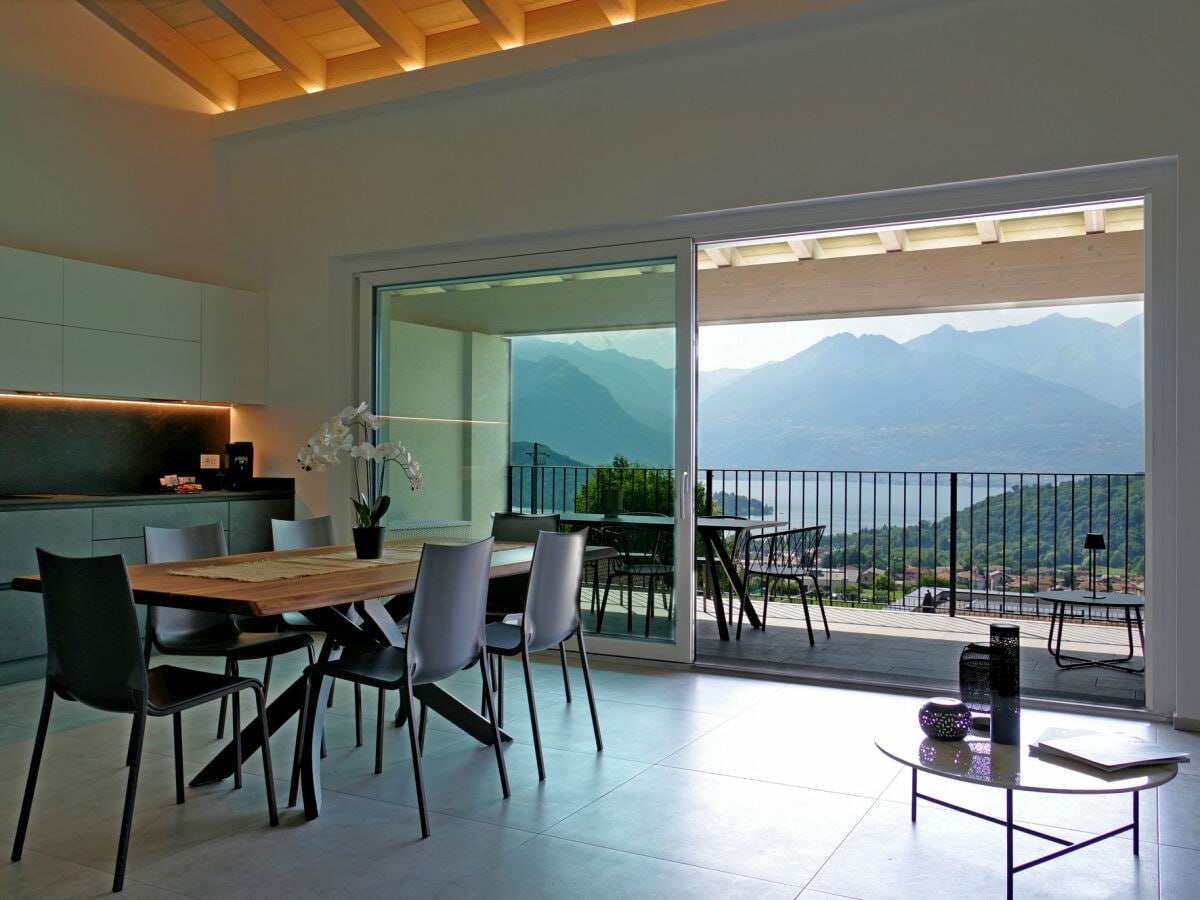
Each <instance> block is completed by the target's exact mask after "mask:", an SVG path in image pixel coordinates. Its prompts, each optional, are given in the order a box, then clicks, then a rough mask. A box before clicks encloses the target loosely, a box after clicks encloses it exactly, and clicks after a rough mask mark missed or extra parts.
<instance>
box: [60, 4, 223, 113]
mask: <svg viewBox="0 0 1200 900" xmlns="http://www.w3.org/2000/svg"><path fill="white" fill-rule="evenodd" d="M79 3H80V4H82V5H83V6H84V7H85V8H86V9H88V10H89V11H91V12H92V13H94V14H95V15H96V16H98V17H99V18H100V19H101V20H102V21H104V22H105V23H107V24H108V25H109V26H110V27H111V28H114V29H115V30H116V31H117V32H119V33H120V34H121V35H122V36H124V37H125V38H126V39H127V40H129V41H131V42H132V43H133V44H135V45H136V46H138V47H139V48H141V49H142V50H143V51H144V52H145V53H148V54H149V55H150V56H151V57H153V58H154V59H155V60H156V61H157V62H158V63H159V64H160V65H163V66H165V67H166V68H168V69H170V70H171V72H173V73H174V74H175V75H177V76H178V77H179V78H182V79H183V80H184V81H185V82H186V83H187V84H188V85H189V86H190V87H191V88H192V89H193V90H196V91H198V92H199V93H201V94H203V95H204V97H206V98H207V99H208V100H211V101H212V102H213V103H215V104H216V105H217V106H219V107H221V109H224V110H231V109H237V107H238V83H237V79H236V78H234V77H233V76H232V75H230V74H229V73H228V72H226V71H225V70H224V69H222V68H221V67H220V66H219V65H217V64H216V63H215V62H213V61H212V60H211V59H210V58H209V57H208V56H206V55H205V53H204V51H202V50H200V49H199V48H198V47H197V46H196V45H195V44H193V43H191V42H190V41H188V40H187V39H186V38H184V37H183V36H182V35H181V34H180V33H179V32H178V31H176V30H175V29H174V28H172V27H171V26H170V25H168V24H167V23H166V22H164V21H163V20H162V19H161V18H160V17H159V16H157V15H155V14H154V13H153V12H151V11H150V10H149V9H147V8H146V7H144V6H142V4H140V3H130V2H128V0H79Z"/></svg>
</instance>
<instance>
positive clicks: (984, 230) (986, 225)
mask: <svg viewBox="0 0 1200 900" xmlns="http://www.w3.org/2000/svg"><path fill="white" fill-rule="evenodd" d="M975 230H976V231H978V232H979V242H980V243H981V244H994V243H996V242H997V241H998V240H1000V232H999V231H998V230H997V229H996V220H995V219H979V220H978V221H976V223H975Z"/></svg>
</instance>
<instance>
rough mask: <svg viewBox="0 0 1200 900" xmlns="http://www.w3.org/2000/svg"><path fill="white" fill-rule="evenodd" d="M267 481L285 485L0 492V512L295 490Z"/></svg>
mask: <svg viewBox="0 0 1200 900" xmlns="http://www.w3.org/2000/svg"><path fill="white" fill-rule="evenodd" d="M270 481H272V482H276V481H278V482H286V483H287V486H283V485H278V486H274V485H272V486H261V487H258V488H256V489H254V490H249V491H187V492H184V493H178V494H177V493H174V492H171V491H155V492H154V493H138V492H136V491H129V492H122V491H97V492H96V493H91V494H73V493H62V494H55V493H28V494H0V512H3V511H5V510H17V509H68V508H71V507H80V506H85V507H93V506H136V505H139V504H144V503H179V502H187V503H214V502H218V501H220V502H226V503H227V502H229V501H231V500H233V501H238V500H272V499H278V498H287V497H291V496H292V495H293V494H294V493H295V487H294V482H293V481H292V479H270Z"/></svg>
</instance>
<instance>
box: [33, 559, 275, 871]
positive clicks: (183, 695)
mask: <svg viewBox="0 0 1200 900" xmlns="http://www.w3.org/2000/svg"><path fill="white" fill-rule="evenodd" d="M37 554H38V569H39V571H40V572H41V578H42V598H43V601H44V604H45V609H46V647H47V652H46V687H45V693H44V695H43V699H42V714H41V717H40V718H39V719H38V727H37V736H36V737H35V738H34V743H33V758H32V759H31V760H30V763H29V777H28V779H27V781H26V783H25V795H24V798H23V799H22V801H21V813H20V817H19V819H18V822H17V835H16V839H15V840H14V841H13V852H12V858H13V861H14V862H16V861H18V860H20V858H21V853H22V850H23V849H24V845H25V835H26V832H27V830H28V827H29V816H30V810H31V809H32V806H33V794H34V789H35V788H36V786H37V779H38V771H39V769H40V767H41V762H42V752H43V750H44V749H45V745H46V732H47V729H48V727H49V723H50V709H51V707H52V705H53V703H54V698H55V697H59V698H61V699H63V700H74V701H77V702H80V703H83V704H84V705H86V706H91V707H94V708H96V709H101V710H105V711H107V712H115V713H130V714H132V716H133V729H132V731H131V733H130V737H129V746H128V750H127V754H128V755H127V759H126V762H127V764H128V766H129V777H128V782H127V785H126V788H125V806H124V811H123V813H122V815H121V833H120V838H119V839H118V842H117V865H116V871H115V873H114V875H113V890H114V891H120V890H121V888H122V887H123V886H124V882H125V862H126V858H127V856H128V853H129V839H130V832H131V828H132V824H133V807H134V795H135V794H136V792H137V783H138V772H139V770H140V768H141V761H142V743H143V738H144V737H145V730H146V717H147V716H171V718H172V720H173V726H174V743H175V802H176V803H183V801H184V792H183V723H182V713H183V712H184V711H185V710H188V709H191V708H192V707H194V706H199V705H200V704H202V703H208V702H210V701H213V700H218V699H222V698H225V697H228V696H231V695H232V696H237V694H238V693H239V692H240V691H244V690H250V691H253V692H254V699H255V702H256V703H257V705H258V721H259V724H260V725H261V727H262V755H263V779H264V781H265V782H266V788H267V808H268V810H269V813H270V820H271V824H272V825H278V824H279V814H278V810H277V809H276V806H275V782H274V778H273V774H272V769H271V747H270V742H269V741H270V735H269V734H268V731H267V716H266V709H265V702H264V691H263V686H262V683H261V682H259V681H258V680H257V679H255V678H238V677H232V676H228V675H218V674H216V673H213V672H201V671H196V670H193V669H184V668H179V667H177V666H169V665H168V666H156V667H154V668H152V669H148V668H147V666H146V662H145V659H144V658H143V656H142V647H141V640H140V637H139V635H138V622H137V614H136V613H135V612H134V606H133V592H132V590H131V589H130V586H129V573H128V571H127V570H126V568H125V559H124V557H122V556H96V557H84V558H79V559H76V558H71V557H64V556H56V555H54V554H53V553H48V552H47V551H45V550H43V549H42V548H40V547H39V548H38V551H37ZM234 746H235V765H236V768H235V779H236V780H235V784H236V785H237V786H238V787H241V782H242V753H241V747H242V744H241V734H240V733H239V734H238V735H237V736H236V738H235V740H234Z"/></svg>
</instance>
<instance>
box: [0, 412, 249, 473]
mask: <svg viewBox="0 0 1200 900" xmlns="http://www.w3.org/2000/svg"><path fill="white" fill-rule="evenodd" d="M228 442H229V410H227V409H220V408H210V407H189V406H183V405H180V406H174V405H167V404H138V403H92V402H88V401H69V400H45V399H38V398H28V399H26V398H23V397H0V494H32V493H49V492H54V493H99V492H123V491H130V492H139V491H154V490H157V489H158V478H159V476H160V475H166V474H174V475H196V476H199V475H200V454H201V453H224V452H225V444H226V443H228Z"/></svg>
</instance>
